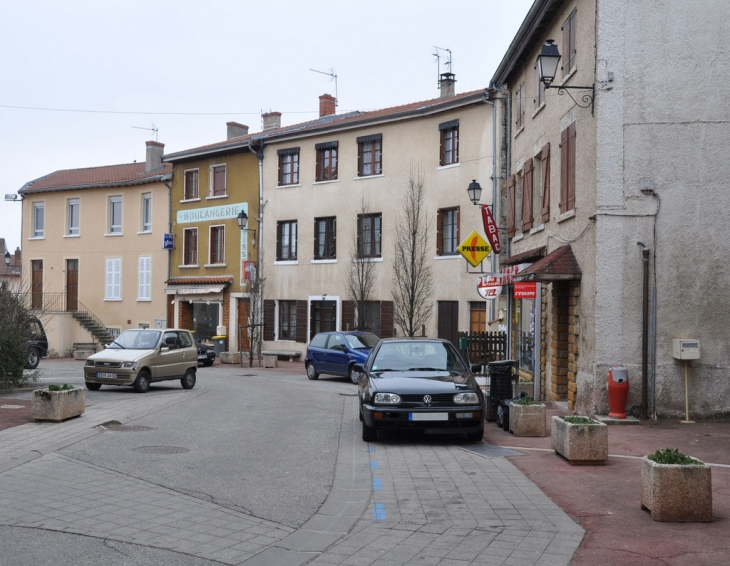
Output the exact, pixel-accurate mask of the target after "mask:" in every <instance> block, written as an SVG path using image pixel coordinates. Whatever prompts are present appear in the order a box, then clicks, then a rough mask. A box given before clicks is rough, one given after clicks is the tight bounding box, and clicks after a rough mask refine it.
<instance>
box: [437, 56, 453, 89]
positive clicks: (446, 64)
mask: <svg viewBox="0 0 730 566" xmlns="http://www.w3.org/2000/svg"><path fill="white" fill-rule="evenodd" d="M433 48H434V49H435V51H434V52H433V56H434V57H436V63H437V65H436V66H437V67H438V68H437V73H438V75H437V82H438V88H441V78H442V75H453V74H454V71H453V69H452V68H451V49H446V48H445V47H436V46H435V45H434V46H433ZM442 52H445V53H448V55H442ZM441 57H446V61H444V67H446V71H444V72H443V73H442V72H441Z"/></svg>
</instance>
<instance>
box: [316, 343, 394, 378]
mask: <svg viewBox="0 0 730 566" xmlns="http://www.w3.org/2000/svg"><path fill="white" fill-rule="evenodd" d="M378 340H380V338H378V337H377V336H376V335H375V334H373V333H371V332H358V331H353V332H320V333H319V334H317V335H316V336H315V337H314V338H312V341H311V342H310V343H309V346H308V347H307V356H306V357H305V358H304V367H306V368H307V377H308V378H309V379H317V378H318V377H319V374H321V373H327V374H331V375H342V376H347V377H349V378H350V380H351V381H352V382H353V383H357V380H358V378H359V377H360V374H359V373H358V372H356V371H354V370H353V366H354V365H355V364H360V365H362V364H364V363H365V360H366V359H367V358H368V355H369V354H370V350H371V349H372V347H373V346H375V344H377V343H378Z"/></svg>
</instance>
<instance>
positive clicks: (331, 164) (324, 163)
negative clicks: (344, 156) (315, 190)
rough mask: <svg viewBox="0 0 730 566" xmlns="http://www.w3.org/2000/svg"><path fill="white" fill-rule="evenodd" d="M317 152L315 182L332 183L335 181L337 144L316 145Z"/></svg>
mask: <svg viewBox="0 0 730 566" xmlns="http://www.w3.org/2000/svg"><path fill="white" fill-rule="evenodd" d="M314 149H316V150H317V174H316V176H315V180H317V181H332V180H334V179H337V142H327V143H318V144H316V145H315V146H314Z"/></svg>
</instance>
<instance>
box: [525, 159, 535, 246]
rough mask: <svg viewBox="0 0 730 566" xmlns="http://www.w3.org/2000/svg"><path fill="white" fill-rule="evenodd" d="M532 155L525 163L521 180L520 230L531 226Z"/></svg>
mask: <svg viewBox="0 0 730 566" xmlns="http://www.w3.org/2000/svg"><path fill="white" fill-rule="evenodd" d="M533 167H534V166H533V163H532V157H531V158H530V159H528V160H527V163H525V173H524V176H523V180H522V231H523V232H525V231H527V230H529V229H530V228H532V171H533Z"/></svg>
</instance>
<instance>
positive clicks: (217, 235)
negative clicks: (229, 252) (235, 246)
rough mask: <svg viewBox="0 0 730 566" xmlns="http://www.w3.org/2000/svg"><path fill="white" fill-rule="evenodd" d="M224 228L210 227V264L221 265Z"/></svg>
mask: <svg viewBox="0 0 730 566" xmlns="http://www.w3.org/2000/svg"><path fill="white" fill-rule="evenodd" d="M224 236H225V228H224V227H223V226H211V227H210V263H223V262H224V259H225V257H224V256H225V254H224V251H225V249H224V243H225V242H224Z"/></svg>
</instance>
